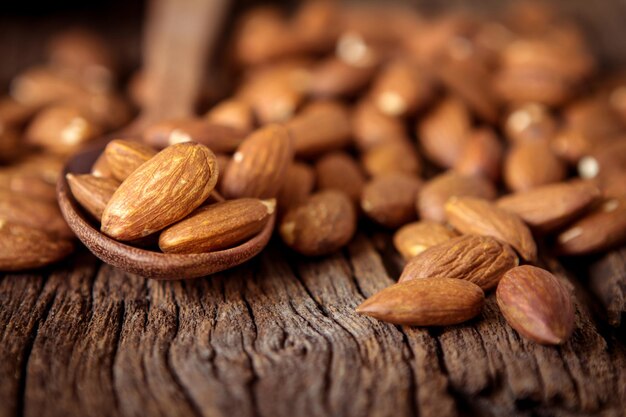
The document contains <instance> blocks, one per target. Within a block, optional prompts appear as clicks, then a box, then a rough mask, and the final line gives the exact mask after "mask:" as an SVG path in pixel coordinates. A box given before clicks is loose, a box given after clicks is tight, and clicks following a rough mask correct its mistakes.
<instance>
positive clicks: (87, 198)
mask: <svg viewBox="0 0 626 417" xmlns="http://www.w3.org/2000/svg"><path fill="white" fill-rule="evenodd" d="M66 178H67V183H68V184H69V186H70V190H72V195H73V196H74V198H75V199H76V201H78V202H79V203H80V205H81V206H82V207H83V208H84V209H85V210H87V211H88V212H89V214H91V215H92V216H93V217H94V218H95V219H96V220H98V221H100V219H101V218H102V213H103V212H104V208H105V207H106V205H107V204H108V203H109V200H111V197H113V194H114V193H115V190H117V188H118V187H119V186H120V182H119V181H117V180H115V179H113V178H100V177H96V176H94V175H90V174H83V175H74V174H67V175H66Z"/></svg>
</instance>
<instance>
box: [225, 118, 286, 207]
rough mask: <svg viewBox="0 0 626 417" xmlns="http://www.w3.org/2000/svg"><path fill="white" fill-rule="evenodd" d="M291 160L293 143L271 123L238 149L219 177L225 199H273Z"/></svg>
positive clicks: (283, 129) (284, 131)
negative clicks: (222, 176) (222, 175)
mask: <svg viewBox="0 0 626 417" xmlns="http://www.w3.org/2000/svg"><path fill="white" fill-rule="evenodd" d="M292 161H293V142H292V138H291V137H290V135H289V131H288V130H287V129H286V128H285V127H284V126H282V125H277V124H270V125H267V126H265V127H263V128H261V129H259V130H256V131H255V132H253V133H252V134H250V136H248V137H247V138H246V140H245V141H244V142H243V143H242V144H241V146H240V147H239V148H238V149H237V152H236V153H235V154H234V155H233V158H232V160H231V162H230V163H229V164H228V168H227V169H226V172H225V173H224V178H222V194H223V195H224V197H226V198H227V199H230V198H242V197H256V198H274V197H276V196H277V195H278V191H279V190H280V188H281V187H282V185H283V184H284V183H285V174H286V173H287V170H288V168H289V166H290V165H291V162H292Z"/></svg>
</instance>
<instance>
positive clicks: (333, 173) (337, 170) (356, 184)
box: [315, 152, 365, 203]
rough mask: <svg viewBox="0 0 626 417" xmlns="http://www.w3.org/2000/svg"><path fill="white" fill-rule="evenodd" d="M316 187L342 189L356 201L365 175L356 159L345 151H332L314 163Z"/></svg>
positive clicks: (363, 184) (363, 183)
mask: <svg viewBox="0 0 626 417" xmlns="http://www.w3.org/2000/svg"><path fill="white" fill-rule="evenodd" d="M315 176H316V178H317V188H318V189H320V190H331V189H334V190H339V191H343V192H344V193H346V194H347V195H348V197H350V199H352V201H354V202H355V203H358V202H359V200H360V198H361V192H362V190H363V187H364V186H365V177H364V176H363V172H361V168H360V167H359V165H358V164H357V163H356V161H355V160H354V159H353V158H352V157H351V156H350V155H348V154H347V153H345V152H332V153H329V154H327V155H326V156H324V157H322V158H320V159H319V160H318V161H317V162H316V163H315Z"/></svg>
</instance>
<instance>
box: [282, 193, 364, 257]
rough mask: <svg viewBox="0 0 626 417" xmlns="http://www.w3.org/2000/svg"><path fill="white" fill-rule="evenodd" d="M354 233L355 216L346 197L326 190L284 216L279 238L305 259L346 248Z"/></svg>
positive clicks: (352, 207)
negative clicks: (305, 256) (305, 257)
mask: <svg viewBox="0 0 626 417" xmlns="http://www.w3.org/2000/svg"><path fill="white" fill-rule="evenodd" d="M355 231H356V212H355V209H354V205H353V204H352V202H351V201H350V199H349V198H348V196H347V195H345V194H344V193H342V192H341V191H337V190H326V191H321V192H319V193H316V194H313V195H312V196H310V197H309V198H308V199H307V200H306V201H305V202H304V203H302V204H300V205H299V206H297V207H294V208H292V209H291V210H289V212H287V214H286V215H285V217H284V218H283V220H282V221H281V224H280V235H281V237H282V239H283V241H284V242H285V243H286V244H287V246H289V247H290V248H291V249H293V250H295V251H296V252H299V253H302V254H304V255H307V256H320V255H327V254H329V253H332V252H335V251H336V250H338V249H340V248H341V247H343V246H344V245H346V244H347V243H348V242H349V241H350V240H351V239H352V236H353V235H354V232H355Z"/></svg>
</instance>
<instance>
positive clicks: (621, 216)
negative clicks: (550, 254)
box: [556, 196, 626, 255]
mask: <svg viewBox="0 0 626 417" xmlns="http://www.w3.org/2000/svg"><path fill="white" fill-rule="evenodd" d="M623 242H626V196H621V197H618V198H609V199H606V200H605V201H604V202H603V203H602V204H601V205H600V206H599V207H598V208H596V209H595V210H593V211H592V212H590V213H589V214H587V215H585V216H584V217H583V218H581V219H580V220H577V221H576V222H574V223H573V224H571V225H569V226H568V227H567V229H565V230H563V231H562V232H560V233H559V234H558V235H557V237H556V249H557V251H558V252H559V253H561V254H563V255H582V254H587V253H593V252H600V251H603V250H607V249H610V248H612V247H615V246H617V245H619V244H621V243H623Z"/></svg>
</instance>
